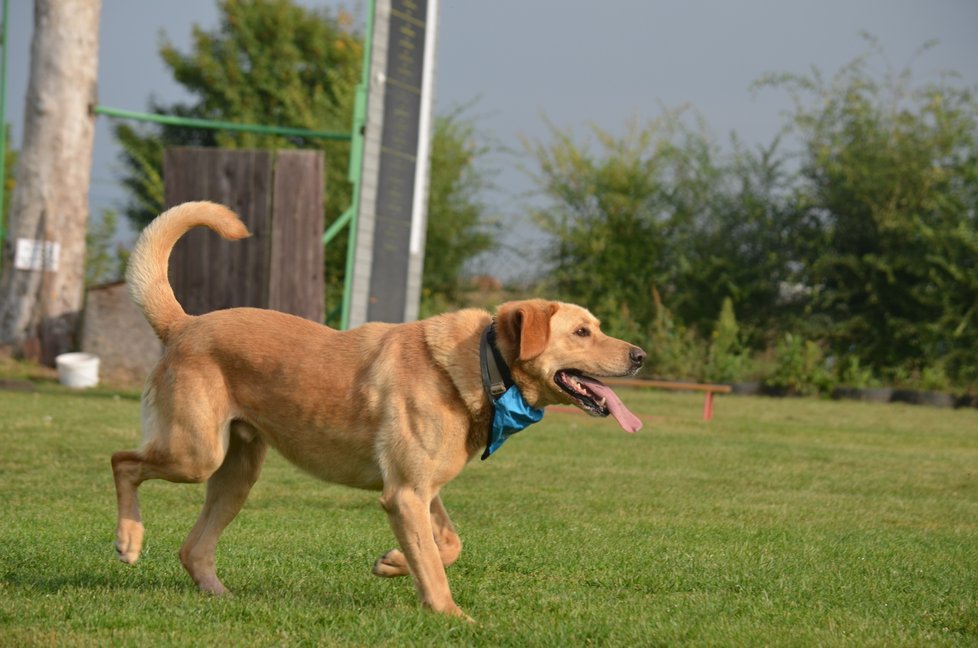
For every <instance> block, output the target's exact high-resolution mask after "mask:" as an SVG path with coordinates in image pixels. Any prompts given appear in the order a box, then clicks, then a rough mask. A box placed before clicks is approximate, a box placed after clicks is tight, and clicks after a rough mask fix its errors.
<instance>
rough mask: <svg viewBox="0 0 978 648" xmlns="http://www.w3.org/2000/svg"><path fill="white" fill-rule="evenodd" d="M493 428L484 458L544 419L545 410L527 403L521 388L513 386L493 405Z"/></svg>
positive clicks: (483, 454)
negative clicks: (507, 440)
mask: <svg viewBox="0 0 978 648" xmlns="http://www.w3.org/2000/svg"><path fill="white" fill-rule="evenodd" d="M492 406H493V407H492V410H493V411H492V427H491V428H490V429H489V443H487V444H486V451H485V452H484V453H482V458H483V459H487V458H488V457H489V455H491V454H492V453H493V452H495V451H496V450H498V449H499V446H501V445H502V444H503V443H504V442H505V441H506V439H508V438H509V437H511V436H512V435H514V434H516V433H517V432H519V431H520V430H523V429H525V428H527V427H529V426H531V425H533V424H534V423H536V422H537V421H539V420H540V419H542V418H543V410H542V409H537V408H535V407H533V406H532V405H530V404H529V403H527V402H526V399H525V398H523V394H522V392H520V389H519V387H517V386H516V385H512V386H511V387H510V388H509V389H507V390H506V391H505V392H504V393H503V395H502V396H500V397H499V398H497V399H496V400H495V401H494V402H493V404H492Z"/></svg>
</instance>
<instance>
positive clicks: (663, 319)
mask: <svg viewBox="0 0 978 648" xmlns="http://www.w3.org/2000/svg"><path fill="white" fill-rule="evenodd" d="M653 304H654V305H655V317H654V319H653V320H652V326H651V329H650V330H649V332H648V335H647V338H645V339H647V342H644V348H645V350H646V352H647V353H648V354H649V355H648V359H647V360H646V363H645V367H646V368H645V372H644V373H645V374H647V375H650V376H651V377H653V378H664V379H676V380H700V379H702V374H703V364H704V355H705V348H704V344H703V343H702V341H701V340H700V339H699V338H698V337H697V336H696V335H695V334H694V333H693V331H690V330H689V329H688V328H686V327H685V326H683V325H682V324H681V323H679V322H678V321H677V320H676V318H675V317H674V316H673V314H672V311H670V310H669V309H668V308H667V307H666V306H665V305H664V304H663V303H662V301H661V299H660V298H659V293H658V291H653ZM616 332H617V331H616ZM626 337H627V336H626ZM629 339H631V340H636V337H630V338H629ZM639 339H641V338H639Z"/></svg>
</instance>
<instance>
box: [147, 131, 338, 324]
mask: <svg viewBox="0 0 978 648" xmlns="http://www.w3.org/2000/svg"><path fill="white" fill-rule="evenodd" d="M163 176H164V182H165V188H164V191H165V202H166V206H167V207H172V206H173V205H177V204H180V203H182V202H186V201H188V200H212V201H214V202H219V203H221V204H223V205H227V206H228V207H230V208H231V209H232V210H234V211H235V212H236V213H237V214H238V216H239V217H240V218H241V220H242V221H243V222H244V224H245V225H246V226H247V227H248V230H249V231H250V232H251V234H252V236H251V237H250V238H248V239H245V240H243V241H233V242H232V241H225V240H223V239H221V238H220V237H218V236H216V235H215V234H214V233H213V232H208V231H206V230H204V229H199V230H194V231H191V232H189V233H188V234H187V235H186V236H185V237H183V238H182V239H181V240H180V241H179V242H178V243H177V245H176V247H175V248H174V250H173V255H172V256H171V258H170V282H171V284H172V285H173V292H174V294H175V295H176V296H177V299H178V300H179V301H180V303H181V304H182V305H183V307H184V310H186V311H187V312H188V313H190V314H192V315H200V314H203V313H207V312H210V311H213V310H220V309H224V308H233V307H238V306H251V307H255V308H273V309H275V310H280V311H283V312H287V313H292V314H294V315H299V316H300V317H305V318H307V319H311V320H314V321H317V322H322V321H323V317H324V309H325V295H324V293H323V291H324V289H325V288H324V277H323V246H322V243H321V240H322V232H323V158H322V154H321V153H320V152H317V151H274V152H273V151H258V150H229V149H214V148H195V147H178V148H170V149H167V150H166V152H165V154H164V163H163Z"/></svg>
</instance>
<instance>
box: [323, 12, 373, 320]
mask: <svg viewBox="0 0 978 648" xmlns="http://www.w3.org/2000/svg"><path fill="white" fill-rule="evenodd" d="M376 4H377V2H376V0H370V2H369V3H368V6H367V25H366V28H365V30H364V34H363V65H362V68H361V70H360V85H359V86H357V96H356V103H355V105H354V108H353V143H352V146H351V147H350V170H349V174H348V177H349V178H350V181H351V182H352V183H353V204H352V205H351V206H350V209H349V210H347V211H346V212H345V213H344V214H343V216H341V217H340V218H339V219H338V221H337V223H334V224H333V225H337V224H339V227H342V224H341V223H340V221H343V220H346V221H348V222H349V224H350V225H349V227H350V234H349V236H348V237H347V244H346V245H347V247H346V272H344V274H343V306H342V308H341V310H340V328H341V329H343V330H346V329H347V328H349V326H350V300H351V298H352V292H353V265H354V262H355V261H356V249H357V217H358V215H359V213H360V194H361V191H362V189H361V186H360V185H361V182H360V181H361V177H360V176H361V174H362V171H363V146H364V142H363V131H364V128H365V126H366V124H367V95H368V93H369V91H370V63H371V55H372V53H373V42H374V11H375V10H376ZM330 232H332V235H333V236H335V235H336V233H335V230H334V228H333V227H330V229H329V230H327V234H329V233H330Z"/></svg>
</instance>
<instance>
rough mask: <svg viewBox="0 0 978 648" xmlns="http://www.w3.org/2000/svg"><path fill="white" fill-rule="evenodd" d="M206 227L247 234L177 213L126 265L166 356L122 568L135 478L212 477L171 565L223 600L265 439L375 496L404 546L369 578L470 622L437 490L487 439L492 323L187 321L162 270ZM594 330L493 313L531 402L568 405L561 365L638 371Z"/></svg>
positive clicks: (146, 417)
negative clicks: (228, 552)
mask: <svg viewBox="0 0 978 648" xmlns="http://www.w3.org/2000/svg"><path fill="white" fill-rule="evenodd" d="M198 225H204V226H207V227H209V228H211V229H213V230H214V231H216V232H218V233H219V234H221V235H222V236H224V237H225V238H230V239H239V238H243V237H245V236H247V235H248V232H247V231H246V229H245V227H244V226H243V225H242V224H241V222H240V221H239V220H238V219H237V217H236V216H235V215H234V214H233V213H232V212H230V211H229V210H227V209H226V208H224V207H222V206H220V205H216V204H213V203H206V202H198V203H185V204H183V205H180V206H177V207H174V208H173V209H171V210H169V211H167V212H166V213H164V214H163V215H161V216H160V217H159V218H157V219H156V220H155V221H154V222H153V223H152V224H151V225H150V226H149V227H147V228H146V230H145V231H144V233H143V234H142V236H141V237H140V239H139V241H138V243H137V245H136V248H135V250H134V251H133V254H132V257H131V261H130V269H129V272H128V276H127V279H128V281H129V284H130V290H131V293H132V296H133V299H134V300H135V301H136V302H137V303H138V304H139V305H140V306H142V308H143V309H144V311H145V313H146V318H147V319H148V320H149V323H150V324H151V325H152V327H153V328H154V330H155V331H156V332H157V334H158V335H159V337H160V338H161V339H162V340H163V342H164V344H165V351H164V354H163V357H162V358H161V360H160V362H159V364H158V366H157V367H156V368H155V369H154V370H153V372H152V374H151V375H150V376H149V378H148V380H147V384H146V388H145V391H144V393H143V399H142V426H143V444H142V447H141V448H140V449H139V450H137V451H123V452H117V453H115V454H114V455H113V456H112V469H113V473H114V476H115V484H116V492H117V498H118V506H119V520H118V527H117V541H116V548H117V550H118V554H119V557H120V559H121V560H123V561H124V562H127V563H133V562H135V561H136V559H137V558H138V557H139V552H140V549H141V547H142V543H143V524H142V520H141V517H140V513H139V502H138V497H137V493H136V491H137V488H138V487H139V485H140V484H141V483H142V482H144V481H146V480H147V479H155V478H159V479H166V480H169V481H173V482H204V481H206V482H207V495H206V500H205V503H204V508H203V510H202V511H201V513H200V517H199V518H198V520H197V523H196V524H195V525H194V527H193V529H192V530H191V531H190V535H189V536H188V537H187V539H186V541H185V542H184V543H183V545H182V547H181V549H180V560H181V562H182V563H183V566H184V567H185V568H186V570H187V571H188V572H189V574H190V576H191V577H192V578H193V579H194V581H195V582H196V583H197V585H198V586H199V587H200V588H201V589H202V590H205V591H208V592H213V593H223V592H225V591H226V590H225V588H224V585H223V584H222V583H221V581H220V580H219V579H218V577H217V574H216V573H215V569H214V549H215V547H216V545H217V541H218V538H219V536H220V534H221V532H222V531H223V529H224V528H225V527H226V526H227V525H228V524H229V523H230V522H231V520H232V519H233V518H234V517H235V515H236V514H237V513H238V511H239V510H240V509H241V507H242V505H243V504H244V502H245V499H246V498H247V496H248V492H249V490H250V489H251V486H252V484H254V482H255V480H257V479H258V475H259V472H260V470H261V466H262V462H263V460H264V457H265V453H266V450H267V448H268V446H272V447H274V448H276V449H277V450H278V451H279V452H280V453H282V454H283V455H284V456H285V457H286V458H287V459H288V460H289V461H291V462H292V463H294V464H296V465H297V466H299V467H300V468H302V469H303V470H305V471H307V472H309V473H311V474H313V475H315V476H316V477H319V478H320V479H324V480H327V481H330V482H335V483H339V484H346V485H348V486H354V487H357V488H366V489H375V490H379V491H381V492H382V495H381V498H380V502H381V505H382V506H383V508H384V510H385V511H386V512H387V515H388V517H389V519H390V524H391V528H392V529H393V530H394V535H395V536H396V537H397V541H398V544H399V545H400V549H393V550H391V551H389V552H387V553H386V554H384V555H383V556H381V557H380V558H379V559H378V560H377V562H376V563H375V564H374V568H373V571H374V573H375V574H377V575H379V576H402V575H407V574H410V575H411V576H412V577H413V579H414V582H415V586H416V587H417V590H418V593H419V596H420V597H421V600H422V602H423V604H424V605H425V606H427V607H430V608H431V609H433V610H436V611H438V612H443V613H448V614H454V615H462V613H461V611H460V610H459V608H458V606H457V605H456V604H455V602H454V601H453V599H452V595H451V591H450V590H449V586H448V580H447V578H446V576H445V567H447V566H448V565H450V564H452V563H453V562H454V561H455V560H456V559H457V558H458V556H459V552H460V551H461V542H460V540H459V537H458V534H456V532H455V530H454V528H453V527H452V522H451V520H450V519H449V517H448V514H447V513H446V511H445V508H444V506H443V504H442V501H441V498H440V495H439V493H440V491H441V487H442V486H443V485H444V484H446V483H447V482H448V481H450V480H451V479H452V478H454V477H455V476H456V475H458V473H459V472H460V471H461V470H462V468H463V467H464V466H465V464H466V463H467V462H468V461H470V460H471V459H472V458H473V457H474V456H476V454H478V453H479V451H480V450H481V449H482V447H483V446H484V445H485V443H486V440H487V434H488V427H489V423H490V417H491V407H490V404H489V401H488V399H487V397H486V395H485V393H484V391H483V386H482V379H481V373H480V364H479V340H480V335H481V333H482V331H483V329H485V327H486V326H487V325H488V324H489V323H490V321H491V315H490V314H489V313H487V312H485V311H482V310H476V309H469V310H462V311H459V312H455V313H451V314H446V315H440V316H437V317H433V318H430V319H427V320H422V321H418V322H411V323H408V324H396V325H395V324H381V323H371V324H366V325H364V326H361V327H359V328H356V329H353V330H350V331H342V332H341V331H336V330H333V329H330V328H327V327H325V326H322V325H320V324H316V323H313V322H310V321H307V320H304V319H300V318H298V317H293V316H291V315H286V314H283V313H278V312H275V311H268V310H260V309H254V308H234V309H230V310H223V311H217V312H213V313H209V314H207V315H203V316H200V317H194V316H189V315H187V314H186V313H185V312H184V311H183V309H182V308H181V307H180V305H179V303H177V301H176V299H175V298H174V295H173V291H172V289H171V288H170V285H169V282H168V280H167V261H168V258H169V254H170V250H171V249H172V247H173V245H174V244H175V243H176V241H177V239H178V238H179V237H180V236H181V235H182V234H183V233H184V232H186V231H187V230H188V229H190V228H192V227H195V226H198ZM598 325H599V323H598V321H597V320H596V319H595V318H594V316H592V315H591V314H590V313H589V312H588V311H587V310H585V309H583V308H581V307H579V306H574V305H570V304H565V303H559V302H549V301H543V300H529V301H521V302H510V303H507V304H503V305H502V306H500V307H499V309H498V311H497V313H496V327H497V336H498V345H499V347H500V350H501V351H502V354H503V356H504V358H505V360H506V362H507V364H508V365H509V367H510V369H511V371H512V375H513V379H514V381H515V382H516V384H517V385H518V386H519V388H520V390H521V391H522V393H523V395H524V397H525V398H526V400H527V401H528V402H529V403H530V404H532V405H534V406H536V407H543V406H546V405H548V404H553V403H569V402H571V399H569V398H568V397H567V396H566V395H565V394H564V393H563V392H562V391H561V390H560V389H559V388H558V387H557V386H556V384H555V383H554V380H553V377H554V373H555V372H556V371H557V370H559V369H566V368H575V369H578V370H580V371H582V372H584V373H587V374H590V375H593V376H615V375H626V374H630V373H634V371H635V370H636V369H637V366H638V364H640V363H641V359H642V358H643V357H644V353H643V352H641V350H640V349H637V348H636V347H634V346H632V345H630V344H628V343H626V342H623V341H621V340H617V339H614V338H611V337H608V336H606V335H603V334H601V332H600V329H599V328H598ZM582 328H586V329H588V332H589V333H590V335H588V336H586V337H585V336H583V335H582V334H581V333H580V331H581V329H582ZM575 333H576V334H575Z"/></svg>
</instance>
